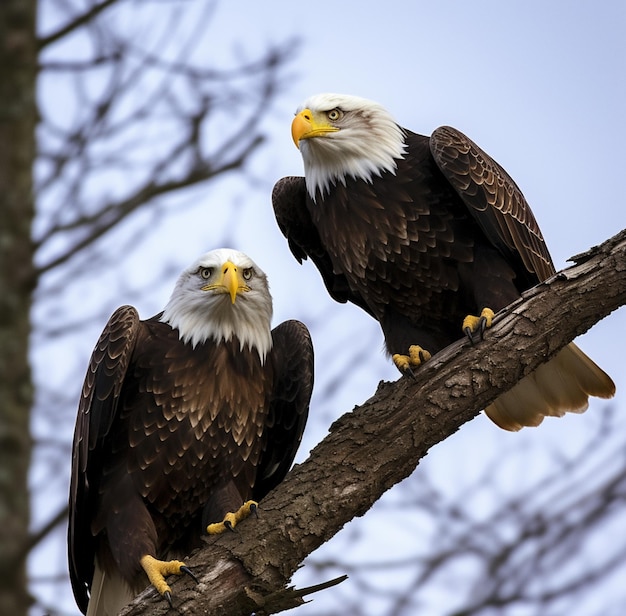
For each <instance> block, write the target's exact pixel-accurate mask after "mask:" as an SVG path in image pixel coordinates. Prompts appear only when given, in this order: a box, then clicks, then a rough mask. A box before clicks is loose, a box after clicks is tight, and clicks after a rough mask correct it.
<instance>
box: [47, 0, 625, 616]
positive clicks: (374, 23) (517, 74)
mask: <svg viewBox="0 0 626 616" xmlns="http://www.w3.org/2000/svg"><path fill="white" fill-rule="evenodd" d="M196 4H198V3H193V4H191V5H190V6H192V10H193V7H194V6H195V5H196ZM150 6H151V7H152V8H151V9H149V10H151V11H152V10H154V5H153V4H152V5H150ZM149 10H148V9H146V11H145V17H146V22H147V23H148V21H149V20H155V21H157V18H155V17H154V16H153V15H154V14H152V16H151V15H150V13H149ZM203 36H204V38H205V41H204V44H202V45H201V46H200V47H199V48H198V50H197V51H196V59H197V60H198V61H200V62H206V64H207V65H221V64H224V65H227V64H230V63H232V62H235V61H236V58H238V57H242V56H247V57H254V54H255V52H257V51H261V50H263V49H264V48H265V46H266V44H267V43H271V42H276V41H278V40H284V39H287V38H292V37H298V38H300V39H301V41H302V44H301V46H300V48H299V51H298V53H297V55H296V56H295V57H294V61H293V62H292V64H291V66H290V68H289V71H288V73H289V75H290V77H289V79H288V80H287V81H286V82H285V84H284V89H283V91H282V93H281V95H280V99H279V101H278V105H277V106H276V107H275V108H273V109H272V110H269V111H268V113H267V116H266V117H264V118H263V124H264V126H265V127H266V129H267V132H268V135H269V140H268V143H267V145H266V146H265V147H264V149H263V150H262V151H261V152H259V153H258V154H257V156H256V157H255V159H254V162H253V164H252V165H251V168H250V169H248V171H249V173H250V174H251V175H252V176H254V177H255V178H256V181H255V182H254V183H250V182H249V181H244V180H242V179H241V177H239V176H238V175H230V176H228V177H226V178H224V179H222V180H220V181H219V182H217V183H216V184H214V185H213V186H211V187H210V188H209V189H207V190H203V191H195V193H194V194H195V195H196V197H197V199H198V202H197V204H196V205H195V206H194V207H193V208H190V209H186V210H185V211H184V212H182V213H181V214H180V215H179V216H176V218H175V219H169V220H168V221H167V228H166V229H167V232H166V229H165V227H157V228H156V229H155V230H154V232H153V237H152V238H151V239H148V240H147V241H146V244H145V249H142V250H140V251H137V252H136V253H135V254H133V255H132V256H129V257H128V259H127V260H124V261H123V262H120V267H121V268H126V269H128V268H131V269H132V268H136V269H137V270H141V268H142V267H145V263H146V261H150V262H152V260H153V259H154V255H159V258H161V257H162V258H164V259H165V258H168V259H170V260H172V259H173V260H175V261H176V262H177V263H178V264H179V266H180V267H179V268H178V269H182V268H183V267H185V266H186V265H187V264H188V263H189V262H191V261H192V260H193V259H195V257H196V256H197V255H198V254H201V253H202V252H204V251H206V250H208V249H211V248H214V247H216V246H215V244H214V242H217V241H219V238H220V237H221V236H222V230H221V229H220V228H219V224H221V223H220V221H221V220H222V219H221V218H220V212H223V210H224V209H228V207H229V204H232V203H238V204H240V205H241V206H242V209H241V212H240V214H239V216H238V219H237V222H236V237H237V242H238V245H237V246H236V247H237V248H240V249H242V250H244V251H245V252H247V253H248V254H250V256H252V258H253V259H254V260H255V261H257V263H258V264H259V265H260V266H261V267H262V268H263V269H264V270H265V271H266V272H267V273H268V275H269V279H270V284H271V289H272V293H273V296H274V301H275V322H276V323H277V322H280V321H282V320H284V319H286V318H300V319H302V320H304V321H305V322H307V323H310V324H311V327H312V329H313V333H314V342H315V345H316V355H317V358H318V365H317V392H319V393H317V394H316V397H314V400H313V406H312V409H311V415H312V419H311V422H310V424H309V426H308V427H307V432H306V435H305V441H304V444H303V447H302V450H301V452H300V454H299V459H302V458H303V457H305V456H306V454H307V452H308V450H309V449H310V448H312V447H313V446H314V445H315V444H316V443H317V442H318V441H319V440H320V439H321V438H322V437H323V435H324V433H325V431H326V429H327V427H328V425H329V424H330V422H331V421H332V419H334V418H335V417H337V416H339V415H340V414H342V413H343V412H346V411H348V410H350V409H351V408H352V407H353V406H354V405H355V404H358V403H360V402H362V401H364V400H365V399H367V398H368V397H369V396H370V395H372V393H373V392H374V391H375V388H376V384H377V383H378V381H380V380H381V379H386V380H391V379H396V378H397V373H396V372H395V369H394V368H393V366H391V365H390V362H389V361H388V360H387V359H386V358H385V357H384V355H383V353H382V335H381V334H380V332H379V329H378V326H377V324H376V323H374V322H373V321H372V320H371V319H370V318H369V317H367V316H366V315H365V314H362V313H361V312H360V311H359V310H358V309H357V308H354V307H350V306H342V305H338V304H335V303H333V302H332V301H331V300H330V299H329V298H328V297H327V295H326V292H325V290H324V288H323V285H322V283H321V280H320V278H319V275H318V274H317V271H316V270H315V268H314V266H313V265H312V264H310V263H307V264H305V265H304V266H299V265H298V264H297V263H296V261H295V260H294V259H293V258H292V256H291V254H290V252H289V249H288V247H287V244H286V242H285V241H284V239H283V238H282V236H281V234H280V232H279V230H278V229H277V227H276V224H275V221H274V218H273V213H272V210H271V203H270V193H271V187H272V185H273V183H274V182H275V181H276V180H277V179H278V178H280V177H282V176H284V175H299V174H301V173H302V162H301V159H300V155H299V153H298V151H297V150H296V148H295V147H294V146H293V143H292V141H291V137H290V128H289V127H290V122H291V118H292V115H293V112H294V111H295V109H296V107H297V106H298V104H299V103H300V102H301V101H302V100H304V99H305V98H307V97H308V96H309V95H311V94H314V93H318V92H323V91H335V92H343V93H348V94H355V95H359V96H365V97H367V98H371V99H374V100H376V101H378V102H380V103H382V104H384V105H385V106H386V107H387V108H388V109H389V110H390V111H391V112H392V114H393V115H394V116H395V117H396V119H397V121H398V122H399V123H400V124H402V125H403V126H406V127H407V128H410V129H411V130H413V131H415V132H419V133H423V134H429V133H430V132H432V130H433V129H434V128H436V127H437V126H440V125H443V124H449V125H452V126H455V127H457V128H459V129H460V130H462V131H463V132H465V133H466V134H467V135H468V136H469V137H470V138H472V139H473V140H474V141H475V142H477V143H478V144H479V145H480V146H481V147H482V148H483V149H484V150H486V151H487V152H488V153H489V154H491V155H492V156H493V157H494V158H495V159H496V160H498V161H499V162H500V163H501V164H502V165H503V166H504V167H505V168H506V169H507V171H508V172H509V173H510V174H511V175H512V177H513V178H514V179H515V180H516V182H517V183H518V185H519V186H520V187H521V189H522V191H523V192H524V194H525V195H526V197H527V199H528V201H529V202H530V204H531V206H532V208H533V211H534V213H535V216H536V218H537V220H538V221H539V224H540V226H541V228H542V231H543V234H544V236H545V238H546V240H547V243H548V246H549V247H550V250H551V253H552V255H553V259H554V261H555V265H556V267H557V269H560V268H562V267H564V266H565V265H566V260H567V258H568V257H570V256H572V255H574V254H577V253H579V252H582V251H584V250H586V249H587V248H589V247H590V246H592V245H595V244H597V243H599V242H601V241H603V240H604V239H606V238H608V237H610V236H611V235H613V234H615V233H617V232H618V231H619V230H621V229H623V228H624V227H626V202H625V199H624V184H625V180H624V178H626V173H625V171H624V166H625V164H626V156H625V155H624V144H626V121H625V120H624V110H625V109H626V4H624V3H621V2H603V3H590V2H572V1H563V0H559V1H551V2H545V0H542V1H538V0H532V1H525V2H506V3H505V2H496V1H490V2H483V1H477V2H471V3H469V2H453V1H450V0H445V1H439V2H424V1H416V2H407V1H406V0H388V1H387V2H376V3H375V2H371V3H354V2H337V1H336V0H335V1H334V2H329V1H327V0H318V1H317V2H313V3H310V2H309V3H299V2H292V1H277V0H268V1H265V2H254V3H252V2H237V1H232V2H226V1H222V2H221V3H218V4H217V5H216V9H215V13H214V16H213V21H212V22H211V23H210V24H208V26H207V28H206V31H205V32H204V34H203ZM207 213H210V215H209V216H207ZM224 224H225V223H224ZM165 236H166V237H167V242H164V241H163V239H164V237H165ZM168 251H169V253H168V254H164V252H168ZM174 280H175V275H174V274H172V277H171V279H168V280H160V281H159V282H158V285H153V287H152V291H151V295H150V296H149V297H146V298H145V299H144V300H142V302H141V304H138V308H139V309H140V312H141V314H142V315H143V316H144V317H147V316H150V315H151V314H152V313H154V312H156V311H158V310H159V309H160V308H161V307H162V306H163V304H164V302H165V301H166V300H167V297H168V296H169V293H170V292H171V289H172V286H173V284H174ZM92 299H93V298H92ZM96 301H97V298H96ZM127 301H128V300H127V298H125V297H124V296H122V295H120V296H119V297H111V296H110V294H109V295H107V296H106V297H104V296H103V297H102V302H103V303H107V304H110V305H111V310H112V309H113V308H114V307H115V306H117V305H120V304H123V303H126V302H127ZM322 323H323V324H324V325H323V326H322ZM102 326H103V323H98V324H94V329H93V336H92V338H91V339H87V340H85V339H83V340H82V341H77V342H76V348H75V349H74V350H75V351H76V354H77V356H78V357H79V362H78V363H79V364H81V365H83V366H84V365H85V364H86V361H87V357H88V354H89V353H90V351H91V348H92V346H93V343H94V342H95V339H96V337H97V335H98V334H99V331H100V330H101V328H102ZM625 332H626V312H625V311H624V309H622V310H621V311H618V312H617V313H615V314H613V315H611V316H610V317H609V318H607V319H605V320H604V321H602V322H601V323H600V324H598V325H597V326H596V327H595V328H593V330H592V331H591V332H589V333H588V334H587V335H585V336H584V337H583V338H582V339H580V340H579V342H580V345H581V346H582V347H583V349H584V350H585V351H586V352H588V353H589V354H590V355H591V356H592V357H593V358H594V359H595V360H596V361H597V362H598V363H599V364H600V365H601V366H602V367H603V368H605V369H606V370H607V371H608V372H609V373H610V374H611V375H612V376H613V378H614V380H615V381H616V383H617V386H618V396H617V399H616V404H617V406H618V407H621V408H623V409H626V402H625V397H624V394H623V393H621V392H622V391H623V390H624V388H625V387H626V378H624V377H625V375H624V368H623V357H622V353H623V352H622V349H623V344H624V342H625V338H626V335H625ZM355 354H356V357H358V361H355ZM322 358H323V362H322V361H320V360H321V359H322ZM46 361H48V362H49V361H50V360H49V357H48V358H46V356H45V354H42V355H41V356H40V357H39V358H36V359H35V364H36V365H39V366H41V364H42V363H45V362H46ZM39 369H41V367H40V368H39ZM80 379H82V374H81V377H80V378H79V381H80ZM79 386H80V382H77V383H76V388H77V391H78V388H79ZM328 390H332V392H333V395H332V397H330V398H326V397H324V398H323V399H322V392H326V391H328ZM593 413H594V405H593V404H592V407H591V408H590V410H589V411H588V413H587V414H586V415H584V416H582V417H579V416H570V417H567V418H565V419H562V420H559V421H558V422H557V421H546V422H545V423H544V424H543V425H542V426H541V427H540V428H539V429H537V430H525V431H523V432H522V433H520V434H516V435H511V434H507V433H504V432H501V431H498V430H496V429H494V428H493V427H492V426H491V424H489V422H488V421H487V420H486V419H485V418H483V417H479V418H477V419H475V420H474V421H473V422H471V424H469V425H467V426H465V427H464V428H463V429H462V430H461V433H460V434H459V435H455V437H454V438H453V439H449V441H450V442H448V443H444V444H442V445H441V446H439V447H437V448H435V450H434V451H433V452H432V453H431V454H430V455H429V456H428V458H427V460H426V461H425V462H424V463H423V464H421V465H420V469H419V470H418V473H417V474H416V475H415V476H414V477H413V478H412V479H414V478H415V479H417V476H418V474H419V473H420V472H422V471H423V472H429V473H430V474H431V475H430V476H431V477H432V478H434V479H435V480H437V479H439V480H440V481H441V483H442V484H445V485H446V486H448V488H449V490H451V491H454V490H455V489H457V488H459V486H462V485H463V484H464V482H465V481H470V479H471V477H475V476H477V475H478V474H479V473H480V468H482V467H481V459H482V460H483V462H484V464H487V460H488V459H489V457H490V455H491V452H492V451H494V450H496V449H497V448H498V447H501V446H502V444H503V443H504V444H506V443H507V442H512V439H523V440H525V441H527V442H528V447H529V448H531V449H532V450H533V451H534V452H535V454H536V457H534V458H533V463H532V464H529V467H531V468H532V469H535V470H537V472H538V473H539V472H541V470H542V464H544V463H546V464H547V463H549V461H548V458H549V456H547V454H545V452H546V451H547V450H548V449H549V448H550V447H552V446H554V445H555V443H556V444H558V446H559V447H563V448H565V449H568V450H571V451H575V449H576V447H577V443H578V442H579V440H580V438H581V435H582V434H584V433H585V431H586V430H588V429H590V428H589V426H591V425H594V421H595V419H594V417H593ZM68 438H69V436H68ZM476 439H480V443H481V448H480V449H481V451H480V452H476V451H474V449H473V443H475V442H476ZM468 452H471V454H468ZM467 455H472V456H473V457H478V461H477V462H476V467H475V470H472V469H471V468H468V469H466V473H467V475H468V477H459V476H458V473H456V472H455V468H457V463H458V460H459V459H464V457H465V456H467ZM481 456H483V457H482V458H481ZM451 462H452V463H451ZM68 471H69V465H68ZM470 476H471V477H470ZM522 483H523V481H522ZM63 497H65V495H63ZM389 499H390V501H389V502H392V501H393V499H394V496H393V495H391V496H389ZM376 515H377V513H376V511H375V510H372V512H370V513H368V515H366V516H365V517H364V518H363V519H362V520H359V521H358V522H357V524H361V525H362V526H361V527H359V528H360V529H361V531H360V533H361V534H362V536H364V537H365V539H364V540H363V541H362V543H360V544H359V545H358V546H352V547H353V548H354V550H355V554H358V553H360V554H368V553H369V554H371V553H372V551H376V552H377V553H378V552H380V550H381V549H382V547H381V546H384V549H386V550H389V551H390V552H392V551H393V550H394V549H395V548H394V547H392V546H397V547H398V549H406V550H409V551H410V549H411V546H412V545H413V544H412V542H411V541H408V540H407V537H406V536H405V535H403V533H402V532H401V530H399V529H397V528H396V529H394V530H393V531H390V533H391V535H390V536H385V537H384V538H382V539H381V538H380V537H377V538H374V537H373V535H374V534H377V533H375V532H373V531H371V527H372V525H374V524H375V523H376V522H375V520H376V519H377V518H376ZM347 535H348V531H346V536H347ZM368 537H369V538H371V539H372V541H369V540H368ZM343 541H344V540H343V539H341V535H340V536H339V537H338V538H337V540H336V542H335V543H334V544H333V543H332V542H331V545H329V546H328V548H327V549H328V550H330V551H332V550H343V549H344V547H345V546H344V544H343V543H342V542H343ZM416 549H417V548H416ZM58 550H59V553H60V552H61V551H62V550H61V548H58ZM328 553H331V552H328ZM303 579H304V580H305V582H303V583H308V582H312V581H313V580H311V579H308V578H306V576H305V577H304V578H303ZM342 587H345V588H344V589H343V590H341V591H340V593H343V592H345V593H350V592H354V590H352V591H351V589H350V587H349V582H346V583H344V584H343V585H342ZM332 593H333V591H332V590H331V591H326V596H325V597H324V598H320V599H316V601H315V602H314V604H313V605H312V606H307V607H305V608H302V609H301V610H298V612H296V613H298V614H301V615H302V616H306V615H307V614H314V613H316V610H317V609H320V607H321V606H323V605H327V606H328V607H329V608H332V606H333V598H335V599H336V598H337V596H340V595H339V594H334V595H333V594H332ZM437 600H438V598H437V597H433V599H432V601H433V604H432V606H431V609H435V610H436V609H437V603H436V602H437ZM326 601H328V602H329V603H323V602H326ZM67 605H68V609H73V608H71V606H72V602H71V599H69V598H68V601H67ZM337 607H338V606H337ZM379 607H380V606H373V608H372V609H373V610H376V609H378V608H379ZM372 613H373V614H375V613H376V611H373V612H372ZM431 613H433V612H431Z"/></svg>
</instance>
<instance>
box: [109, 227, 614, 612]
mask: <svg viewBox="0 0 626 616" xmlns="http://www.w3.org/2000/svg"><path fill="white" fill-rule="evenodd" d="M574 260H575V261H576V264H575V265H574V266H572V267H570V268H568V269H566V270H563V271H562V272H560V273H558V274H556V275H555V276H553V277H552V278H551V279H549V280H548V281H546V282H544V283H542V284H540V285H538V286H537V287H535V288H533V289H531V290H529V291H528V292H527V293H525V294H524V296H523V297H522V298H521V299H520V300H518V301H517V302H514V303H513V304H511V305H510V306H508V307H507V308H506V309H505V310H503V311H502V312H501V313H499V314H498V315H497V318H496V319H495V321H494V326H493V327H492V329H490V330H489V331H488V333H487V335H486V338H485V340H483V341H482V342H481V343H480V344H477V345H476V346H473V347H472V346H470V345H469V343H468V342H466V341H462V340H460V341H459V342H457V343H455V344H453V345H451V346H449V347H448V348H446V349H445V350H444V351H442V352H441V353H439V354H438V355H437V356H435V357H434V358H433V359H432V360H430V361H429V362H428V363H427V364H425V365H424V366H423V367H422V368H420V370H419V372H418V374H417V376H416V378H415V379H414V380H413V379H407V378H401V379H399V380H398V381H396V382H395V383H381V384H380V385H379V387H378V391H377V392H376V394H375V395H374V396H373V397H372V398H370V399H369V400H368V401H366V402H365V403H364V404H362V405H361V406H360V407H356V408H355V409H354V410H353V411H352V412H349V413H347V414H345V415H344V416H343V417H341V418H340V419H339V420H338V421H336V422H335V423H334V424H333V425H332V426H331V428H330V433H329V435H328V436H327V437H326V438H325V439H324V440H323V441H322V442H321V443H320V444H319V445H317V447H315V449H314V450H313V451H312V452H311V455H310V457H309V458H308V459H307V460H306V461H305V462H304V463H303V464H301V465H298V466H296V467H294V469H293V470H292V471H291V472H290V473H289V475H288V476H287V477H286V479H285V481H284V482H283V483H282V484H281V485H280V486H279V487H278V488H277V489H276V490H274V491H273V492H271V493H270V494H269V495H268V496H267V498H266V499H264V501H263V502H262V503H261V511H260V514H259V515H260V518H259V520H254V519H250V520H248V521H246V522H245V523H243V524H242V525H240V526H238V527H237V530H238V532H237V533H234V534H227V535H223V536H220V537H218V538H211V539H207V540H206V546H205V547H204V548H202V549H201V550H199V551H197V552H196V553H195V554H194V555H192V557H191V558H189V559H188V560H187V564H188V565H189V566H191V567H193V568H194V571H195V573H196V575H197V576H198V579H199V584H197V585H195V584H194V583H193V582H191V581H189V580H183V579H176V580H174V581H173V594H174V601H175V606H176V607H177V608H179V609H180V611H181V612H182V611H187V612H189V613H202V614H224V613H227V614H229V615H232V616H236V615H240V614H241V615H244V614H245V615H248V614H250V613H252V612H255V613H256V614H258V615H259V616H261V615H262V614H272V613H277V612H278V611H281V610H283V609H287V607H294V606H296V605H298V604H300V603H302V599H301V598H300V596H299V594H300V593H298V592H297V591H296V592H294V593H293V596H292V600H291V601H287V602H286V600H285V596H286V595H289V589H285V590H283V589H284V588H285V585H286V583H287V582H288V580H289V579H290V578H291V576H292V575H293V573H294V572H295V571H296V569H297V568H298V567H299V566H300V564H301V563H302V561H303V560H304V558H305V557H306V556H308V555H309V554H310V553H311V552H312V551H313V550H315V549H316V548H318V547H319V546H320V545H322V544H323V543H325V542H326V541H328V540H329V539H330V538H331V537H332V536H333V535H335V534H336V533H337V532H338V531H339V530H341V528H342V527H343V526H344V524H346V523H347V522H348V521H350V520H351V519H352V518H354V517H356V516H362V515H363V514H364V513H365V512H366V511H367V510H368V509H369V508H370V507H371V506H372V504H373V503H374V502H375V501H376V500H377V499H378V498H380V496H382V494H383V493H384V492H385V491H386V490H388V489H389V488H390V487H392V486H393V485H394V484H396V483H398V482H400V481H401V480H402V479H404V478H406V477H407V476H408V475H409V474H410V473H411V472H412V471H413V470H414V469H415V467H416V466H417V464H418V463H419V460H420V459H421V458H422V457H423V456H424V455H426V453H427V452H428V450H429V449H430V448H431V447H432V446H433V445H435V444H437V443H438V442H440V441H442V440H444V439H446V438H447V437H448V436H450V435H451V434H453V433H454V432H455V431H456V430H458V429H459V427H460V426H461V425H463V424H464V423H465V422H467V421H469V420H471V419H472V418H474V417H475V416H476V415H477V414H478V413H479V412H480V410H481V409H482V408H484V407H485V406H487V405H488V404H489V403H490V402H491V401H493V400H494V399H495V398H496V397H497V396H498V395H499V394H500V393H502V392H504V391H506V390H507V389H509V388H510V387H512V386H513V385H514V384H515V383H517V382H518V381H519V380H520V379H521V378H522V377H523V376H525V375H526V374H528V373H529V372H531V371H532V370H534V369H535V368H536V367H537V366H538V365H539V364H540V363H542V362H545V361H547V360H548V359H549V358H550V357H552V356H553V355H554V354H555V353H556V352H557V351H558V350H559V349H561V348H562V347H563V346H565V345H566V344H568V343H569V342H570V341H571V340H573V339H574V338H575V337H576V336H578V335H580V334H582V333H584V332H585V331H586V330H588V329H589V328H590V327H591V326H592V325H594V324H595V323H597V322H598V321H599V320H601V319H602V318H604V317H605V316H607V315H608V314H610V313H611V312H612V311H613V310H615V309H617V308H618V307H620V306H622V305H624V304H625V303H626V230H624V231H622V232H621V233H619V234H618V235H616V236H615V237H613V238H611V239H609V240H607V241H606V242H605V243H603V244H602V245H600V246H598V247H596V248H593V249H591V250H590V251H588V252H587V253H584V254H583V255H578V256H577V257H575V258H574ZM513 357H514V358H515V361H512V360H511V358H513ZM281 591H282V592H281ZM272 593H278V595H279V596H280V602H279V603H278V604H276V605H273V604H272V602H271V597H272ZM274 596H277V595H274ZM166 612H167V605H166V604H165V602H164V601H163V600H162V599H161V598H160V597H158V596H157V595H156V592H155V591H154V590H153V589H148V590H146V591H144V593H142V594H141V595H139V597H137V599H135V601H134V602H133V603H132V604H131V606H129V607H127V608H126V609H125V610H123V611H122V612H121V614H122V615H124V616H139V615H143V614H165V613H166Z"/></svg>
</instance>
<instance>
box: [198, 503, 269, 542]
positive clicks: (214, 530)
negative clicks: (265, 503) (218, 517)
mask: <svg viewBox="0 0 626 616" xmlns="http://www.w3.org/2000/svg"><path fill="white" fill-rule="evenodd" d="M258 506H259V504H258V503H257V502H256V501H253V500H249V501H246V502H245V503H244V504H243V505H242V506H241V507H239V509H238V510H237V511H235V513H227V514H226V515H225V516H224V519H223V520H222V521H221V522H216V523H215V524H209V525H208V526H207V527H206V532H207V533H208V534H209V535H219V534H220V533H223V532H224V531H226V530H230V531H234V530H235V526H237V524H239V522H241V520H245V519H246V518H247V517H248V516H249V515H250V514H251V513H254V514H255V515H257V508H258Z"/></svg>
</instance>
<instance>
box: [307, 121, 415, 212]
mask: <svg viewBox="0 0 626 616" xmlns="http://www.w3.org/2000/svg"><path fill="white" fill-rule="evenodd" d="M368 120H369V121H368ZM300 149H301V152H302V159H303V161H304V175H305V179H306V187H307V191H308V193H309V195H310V197H311V199H313V201H316V198H324V196H325V195H327V194H328V193H329V192H330V190H331V188H332V186H334V185H337V184H343V185H344V186H345V185H346V181H347V180H348V179H350V178H353V179H356V180H363V181H365V182H367V183H368V184H371V183H372V181H373V179H374V178H375V177H380V176H382V175H383V174H384V173H385V172H389V173H391V174H393V175H395V174H396V169H397V164H398V163H397V161H398V160H399V159H402V158H404V156H405V152H406V143H405V133H404V130H403V129H402V128H401V127H400V126H399V125H398V124H396V123H395V122H394V120H393V119H392V118H391V117H388V116H386V115H385V116H382V117H376V118H375V121H374V119H371V120H370V119H369V118H362V122H361V123H359V124H358V125H357V124H356V123H355V124H354V125H353V126H351V127H350V129H349V131H348V130H346V132H345V133H343V132H342V131H339V132H337V133H332V134H331V135H330V136H329V137H326V138H313V139H306V140H303V141H302V142H301V145H300Z"/></svg>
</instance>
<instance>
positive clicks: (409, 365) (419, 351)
mask: <svg viewBox="0 0 626 616" xmlns="http://www.w3.org/2000/svg"><path fill="white" fill-rule="evenodd" d="M430 358H431V355H430V353H429V352H428V351H427V350H426V349H423V348H422V347H421V346H419V345H417V344H412V345H411V346H410V347H409V354H408V355H401V354H399V353H396V354H395V355H393V356H392V357H391V359H392V360H393V363H394V364H395V365H396V368H397V369H398V370H400V372H402V374H405V375H407V376H412V377H413V378H415V372H414V371H413V368H417V367H418V366H421V365H422V364H423V363H424V362H425V361H428V360H429V359H430Z"/></svg>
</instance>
